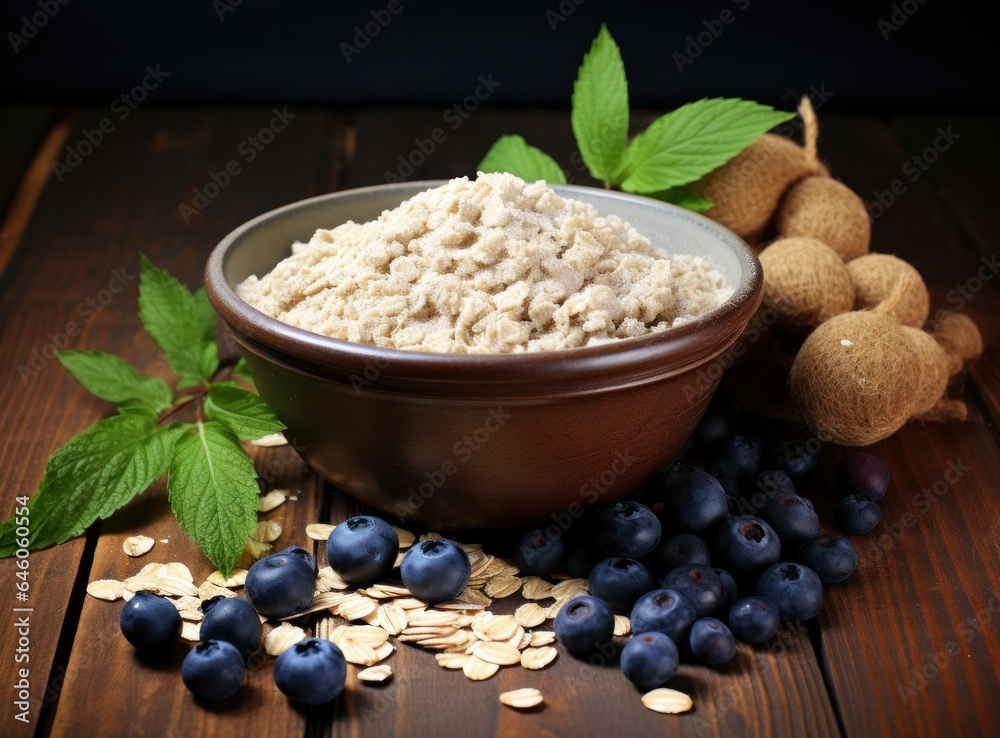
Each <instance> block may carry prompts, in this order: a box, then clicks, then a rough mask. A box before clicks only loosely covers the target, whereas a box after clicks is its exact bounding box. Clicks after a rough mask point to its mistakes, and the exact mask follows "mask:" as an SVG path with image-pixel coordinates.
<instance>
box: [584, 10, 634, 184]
mask: <svg viewBox="0 0 1000 738" xmlns="http://www.w3.org/2000/svg"><path fill="white" fill-rule="evenodd" d="M570 120H571V122H572V124H573V135H574V136H575V137H576V145H577V146H579V147H580V154H581V155H582V156H583V161H584V162H585V163H586V164H587V168H588V169H589V170H590V174H591V175H592V176H593V177H594V178H595V179H599V180H601V181H603V182H604V183H605V184H611V183H616V182H617V181H618V175H619V174H620V173H621V169H622V165H623V163H624V159H625V148H626V146H627V145H628V82H627V81H626V79H625V63H624V62H623V61H622V55H621V51H619V49H618V45H617V44H616V43H615V40H614V39H613V38H612V37H611V33H610V32H609V31H608V29H607V27H606V26H604V25H602V26H601V30H600V33H598V34H597V38H596V39H594V43H593V45H592V46H591V47H590V51H589V52H587V55H586V56H584V57H583V64H581V65H580V71H579V73H578V74H577V77H576V83H575V84H574V85H573V110H572V113H571V114H570Z"/></svg>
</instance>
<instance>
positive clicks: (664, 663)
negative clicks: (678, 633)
mask: <svg viewBox="0 0 1000 738" xmlns="http://www.w3.org/2000/svg"><path fill="white" fill-rule="evenodd" d="M679 663H680V655H679V654H678V653H677V646H676V645H675V644H674V642H673V641H672V640H670V636H667V635H665V634H663V633H660V632H658V631H655V630H654V631H650V632H649V633H639V634H638V635H636V636H634V637H633V638H632V639H631V640H630V641H629V642H628V643H626V644H625V648H623V649H622V656H621V669H622V673H623V674H624V675H625V677H626V678H627V679H628V680H629V681H630V682H632V683H633V684H635V685H637V686H639V687H641V688H643V689H653V688H654V687H659V686H660V685H661V684H663V683H664V682H666V681H667V680H668V679H670V678H671V677H672V676H673V675H674V674H676V673H677V666H678V664H679Z"/></svg>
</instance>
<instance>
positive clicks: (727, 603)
mask: <svg viewBox="0 0 1000 738" xmlns="http://www.w3.org/2000/svg"><path fill="white" fill-rule="evenodd" d="M715 573H716V574H718V575H719V581H720V582H722V599H721V600H720V601H719V606H718V608H716V611H715V612H716V617H718V618H719V619H720V620H721V619H723V618H725V617H726V616H727V614H728V613H729V608H730V607H732V606H733V603H734V602H736V599H737V598H738V597H739V596H740V595H739V587H738V586H737V584H736V579H735V578H734V577H733V575H732V574H730V573H729V572H728V571H726V570H725V569H720V568H719V567H715Z"/></svg>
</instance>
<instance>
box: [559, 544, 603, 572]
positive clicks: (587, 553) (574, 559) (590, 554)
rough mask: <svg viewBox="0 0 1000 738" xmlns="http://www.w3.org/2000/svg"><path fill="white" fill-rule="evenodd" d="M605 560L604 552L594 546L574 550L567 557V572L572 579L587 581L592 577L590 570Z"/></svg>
mask: <svg viewBox="0 0 1000 738" xmlns="http://www.w3.org/2000/svg"><path fill="white" fill-rule="evenodd" d="M603 558H604V554H603V552H601V551H600V550H598V549H596V548H594V547H593V546H580V547H579V548H574V549H573V550H572V551H570V552H569V556H567V557H566V571H568V572H569V575H570V576H571V577H575V578H576V579H586V578H587V577H589V576H590V570H591V569H593V568H594V566H595V565H596V564H597V562H598V561H600V560H601V559H603Z"/></svg>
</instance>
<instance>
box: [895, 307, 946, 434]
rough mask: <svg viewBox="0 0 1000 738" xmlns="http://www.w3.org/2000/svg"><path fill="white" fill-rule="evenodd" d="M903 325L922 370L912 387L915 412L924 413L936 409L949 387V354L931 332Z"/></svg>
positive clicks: (916, 413)
mask: <svg viewBox="0 0 1000 738" xmlns="http://www.w3.org/2000/svg"><path fill="white" fill-rule="evenodd" d="M901 327H902V329H903V334H904V335H905V336H906V339H907V340H908V341H909V342H910V345H911V346H912V348H913V350H914V352H915V354H916V356H917V368H918V369H919V372H920V381H919V382H918V383H917V384H916V385H915V386H914V387H913V388H912V391H913V414H915V415H923V414H924V413H927V412H930V411H931V410H933V409H934V407H935V406H936V405H937V404H938V402H939V401H940V400H941V398H942V397H944V393H945V390H946V389H948V377H949V376H950V374H949V371H948V368H949V359H948V354H947V353H946V352H945V350H944V349H943V348H942V347H941V345H940V344H939V343H938V342H937V341H935V340H934V336H932V335H931V334H930V333H927V332H926V331H922V330H920V329H919V328H911V327H910V326H908V325H904V326H901Z"/></svg>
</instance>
